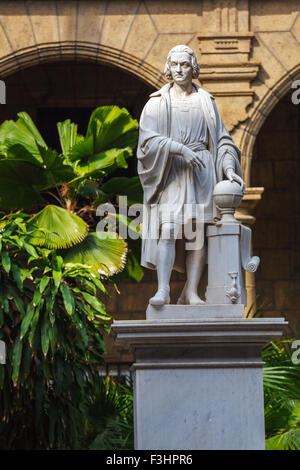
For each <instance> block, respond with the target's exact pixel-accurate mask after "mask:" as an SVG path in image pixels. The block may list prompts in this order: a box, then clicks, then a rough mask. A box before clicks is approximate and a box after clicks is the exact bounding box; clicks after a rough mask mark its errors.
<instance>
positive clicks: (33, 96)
mask: <svg viewBox="0 0 300 470" xmlns="http://www.w3.org/2000/svg"><path fill="white" fill-rule="evenodd" d="M5 83H6V90H7V99H6V102H7V104H6V105H1V106H0V122H3V121H4V120H5V119H15V118H16V114H17V112H19V111H27V112H28V113H29V114H30V116H31V117H32V118H33V120H34V121H35V122H36V124H37V126H38V128H39V129H40V131H41V133H42V135H43V136H44V138H45V140H46V142H47V144H48V145H49V146H50V147H53V148H58V147H59V141H58V135H57V130H56V122H58V121H63V120H65V119H67V118H70V119H71V120H72V121H73V122H76V123H77V124H78V125H79V132H82V133H83V132H84V131H85V127H86V125H87V122H88V119H89V116H90V114H91V112H92V110H93V109H94V108H96V107H97V106H103V105H112V104H115V105H118V106H120V107H123V106H124V107H126V108H127V109H128V110H129V112H130V113H131V114H132V115H133V116H134V117H135V118H136V119H138V118H139V116H140V113H141V110H142V107H143V105H144V103H145V102H146V101H147V98H148V96H149V94H150V93H152V92H153V91H154V90H155V88H154V87H153V86H150V85H148V84H146V83H145V81H142V80H141V79H138V78H137V77H136V76H134V75H133V74H131V73H128V72H125V71H123V70H122V69H119V68H116V67H111V66H108V65H106V64H102V63H99V62H91V61H86V60H84V61H81V60H78V59H77V60H74V59H73V60H71V59H70V58H69V60H67V61H66V60H62V58H61V59H60V60H59V61H50V62H44V63H39V64H36V65H33V66H31V67H27V68H25V69H21V70H18V71H16V72H14V73H12V74H10V75H8V76H7V77H6V79H5ZM128 163H129V169H128V170H127V173H128V175H133V174H135V172H136V162H135V161H134V159H129V160H128Z"/></svg>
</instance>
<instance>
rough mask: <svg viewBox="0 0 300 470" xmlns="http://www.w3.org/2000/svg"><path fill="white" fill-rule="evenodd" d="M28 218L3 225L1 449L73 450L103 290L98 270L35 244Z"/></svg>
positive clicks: (89, 390)
mask: <svg viewBox="0 0 300 470" xmlns="http://www.w3.org/2000/svg"><path fill="white" fill-rule="evenodd" d="M26 220H27V217H26V216H25V215H24V214H21V213H19V214H13V215H12V214H10V215H9V216H4V217H2V219H0V228H1V236H0V255H1V260H2V264H1V265H0V277H1V283H0V335H1V339H2V340H4V341H5V343H6V348H7V364H6V365H2V366H0V447H1V448H2V449H39V448H40V449H47V448H51V447H54V448H56V449H65V448H76V446H78V435H79V431H81V427H82V425H83V423H84V414H83V411H84V410H83V406H84V401H85V400H86V399H87V397H88V396H90V395H92V394H93V388H94V384H95V381H97V380H98V372H97V367H96V365H97V364H99V363H101V362H102V361H103V358H102V355H103V351H104V343H103V338H102V333H103V332H104V331H107V330H108V328H109V326H108V322H109V320H110V316H109V315H108V314H107V313H106V311H105V306H104V303H103V301H102V300H101V298H100V297H101V295H102V296H103V295H105V294H106V289H105V287H104V285H103V283H102V281H101V278H100V274H99V273H98V272H97V271H94V272H91V271H90V270H89V269H88V268H87V267H86V266H84V265H73V266H69V267H66V266H65V265H64V263H63V259H62V257H61V256H59V255H58V254H57V253H56V251H55V250H50V249H47V248H44V247H39V246H36V245H35V246H34V245H32V244H31V243H30V239H31V235H32V233H31V232H30V231H28V224H26ZM100 293H101V294H100Z"/></svg>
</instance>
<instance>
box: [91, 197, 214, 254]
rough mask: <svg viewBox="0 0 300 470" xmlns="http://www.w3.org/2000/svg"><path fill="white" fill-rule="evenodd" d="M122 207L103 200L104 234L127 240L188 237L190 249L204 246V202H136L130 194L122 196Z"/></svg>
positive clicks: (101, 234) (101, 228)
mask: <svg viewBox="0 0 300 470" xmlns="http://www.w3.org/2000/svg"><path fill="white" fill-rule="evenodd" d="M118 202H119V204H118V210H116V207H115V206H114V205H113V204H111V203H104V204H100V205H99V206H98V207H97V210H96V215H97V216H98V217H100V218H101V220H100V221H99V222H98V224H97V227H96V232H97V233H98V236H99V237H100V238H106V237H113V236H114V234H115V236H117V235H116V232H117V233H118V236H120V237H121V238H123V239H124V240H126V239H127V238H131V239H132V240H137V239H139V238H143V239H150V240H158V239H166V240H169V239H176V240H177V239H184V240H185V248H186V249H187V250H200V249H201V248H202V247H203V244H204V226H205V222H204V220H205V218H204V213H205V210H204V206H203V204H196V203H195V204H183V205H181V204H175V203H174V204H167V203H165V204H163V203H161V204H152V205H150V206H148V205H144V204H132V205H130V206H128V204H127V196H119V197H118Z"/></svg>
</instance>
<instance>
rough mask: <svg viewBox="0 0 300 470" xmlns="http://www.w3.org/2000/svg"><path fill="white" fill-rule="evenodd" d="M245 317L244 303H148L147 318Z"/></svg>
mask: <svg viewBox="0 0 300 470" xmlns="http://www.w3.org/2000/svg"><path fill="white" fill-rule="evenodd" d="M228 315H230V318H243V316H244V305H242V304H235V305H230V306H228V305H213V304H203V305H163V306H162V307H156V306H153V305H150V304H149V305H148V308H147V310H146V319H147V320H197V319H200V318H206V319H208V318H228Z"/></svg>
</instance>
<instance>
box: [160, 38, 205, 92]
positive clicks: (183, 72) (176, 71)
mask: <svg viewBox="0 0 300 470" xmlns="http://www.w3.org/2000/svg"><path fill="white" fill-rule="evenodd" d="M199 73H200V67H199V65H198V62H197V57H196V55H195V53H194V51H193V50H192V49H191V48H190V47H188V46H184V45H179V46H175V47H173V48H172V49H171V50H170V52H169V54H168V57H167V61H166V65H165V70H164V74H165V77H166V78H167V79H168V80H174V82H178V83H183V82H186V81H191V80H192V79H193V78H198V76H199Z"/></svg>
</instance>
